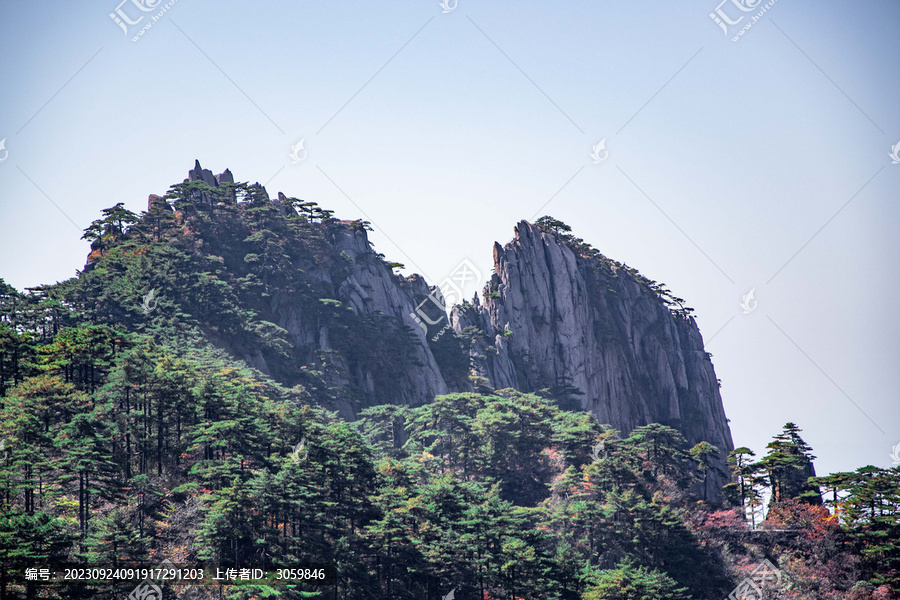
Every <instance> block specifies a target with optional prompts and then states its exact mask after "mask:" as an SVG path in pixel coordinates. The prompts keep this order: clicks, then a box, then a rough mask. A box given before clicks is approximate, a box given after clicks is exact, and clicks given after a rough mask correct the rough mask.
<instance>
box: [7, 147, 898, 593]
mask: <svg viewBox="0 0 900 600" xmlns="http://www.w3.org/2000/svg"><path fill="white" fill-rule="evenodd" d="M194 172H196V175H195V177H193V178H192V179H190V180H188V181H186V182H185V183H182V184H178V185H175V186H173V187H172V188H171V189H170V190H169V193H168V194H167V195H166V196H164V197H158V196H151V198H150V201H149V203H148V209H147V211H144V212H141V213H140V214H136V213H133V212H131V211H129V210H127V209H126V208H125V207H124V205H123V204H122V203H119V204H115V205H114V206H113V207H111V208H109V209H106V210H105V211H104V212H103V215H102V216H101V217H100V218H99V219H98V220H97V221H95V222H94V223H93V224H92V225H91V226H90V227H89V228H88V229H87V230H86V232H85V239H87V240H88V241H90V242H91V249H92V250H91V253H90V256H89V257H88V262H87V265H86V267H85V269H84V271H83V272H81V273H79V274H78V276H77V277H74V278H72V279H70V280H67V281H64V282H61V283H57V284H54V285H46V286H42V287H39V288H34V289H30V290H21V291H19V290H15V289H13V288H11V287H10V286H8V285H6V284H5V283H3V282H2V280H0V563H2V572H0V599H5V598H66V599H70V598H124V597H126V596H127V595H128V594H129V592H130V591H131V590H132V589H133V587H134V584H133V583H132V584H130V585H124V584H123V585H109V584H107V585H100V584H97V585H94V584H77V585H76V584H74V583H69V584H60V583H53V584H48V583H43V582H41V581H27V582H26V581H25V579H24V577H23V574H24V572H25V570H26V569H27V568H29V567H40V566H43V565H49V564H62V563H72V564H76V563H77V564H84V565H107V566H109V565H128V564H145V565H158V564H160V563H162V562H163V561H166V560H168V561H171V562H173V563H176V564H181V565H200V564H203V565H226V564H231V565H242V564H247V565H249V564H253V565H282V566H290V565H300V564H304V563H314V564H331V565H335V566H336V568H337V583H336V584H335V585H326V586H318V587H317V586H301V585H295V584H275V583H273V582H265V583H261V582H255V583H243V584H240V583H234V584H229V585H224V586H212V585H210V586H199V585H197V586H193V587H191V588H190V589H186V588H185V587H184V586H181V587H176V588H172V589H169V588H168V587H166V588H165V593H166V597H176V594H178V597H182V598H189V597H195V598H218V597H222V598H266V597H278V598H298V599H299V598H322V599H323V600H325V599H329V598H336V599H338V598H339V599H354V600H356V599H359V600H363V599H365V600H371V599H378V598H385V599H387V598H391V599H394V598H409V599H415V600H432V599H433V600H438V599H445V600H450V599H453V598H455V599H457V600H474V599H477V600H494V599H496V600H500V599H504V600H517V599H526V600H532V599H534V600H538V599H541V600H553V599H559V600H570V599H571V600H575V599H585V600H613V599H622V600H624V599H626V598H627V599H629V600H630V599H634V598H640V599H647V600H653V599H659V600H667V599H672V600H674V599H688V598H694V599H698V600H699V599H709V600H713V599H723V598H726V597H728V596H729V594H731V593H732V591H733V590H734V589H735V588H736V586H738V585H739V584H742V582H747V581H749V580H753V577H754V574H755V573H758V568H759V565H760V564H771V565H773V568H776V569H777V571H775V572H777V577H774V576H773V577H770V578H769V579H768V580H766V581H765V582H762V583H760V582H759V581H756V585H758V586H759V587H760V588H761V589H764V591H765V593H766V596H765V597H767V598H784V599H788V598H790V599H797V600H800V599H803V600H807V599H809V600H812V599H827V600H832V599H835V600H836V599H838V598H853V599H856V600H865V599H889V598H893V597H896V596H897V593H898V592H900V541H898V540H900V468H894V469H891V470H883V469H877V468H875V467H864V468H861V469H859V470H858V471H857V472H854V473H836V474H830V475H827V476H820V477H814V475H815V471H814V468H813V460H814V457H813V455H812V449H811V448H809V447H808V446H807V445H806V443H805V442H804V441H803V439H802V436H801V433H802V432H801V430H800V428H799V427H798V426H797V425H795V424H792V423H788V424H786V425H785V427H784V430H783V431H782V432H772V433H773V434H775V437H774V438H773V441H772V443H770V444H769V446H768V448H766V449H765V452H764V453H762V455H761V457H759V458H757V457H756V455H755V454H754V453H753V451H751V450H750V449H749V448H745V447H739V448H737V449H735V450H734V451H731V452H729V450H730V449H729V448H720V447H717V446H715V445H713V444H712V443H710V442H709V441H702V440H694V439H692V440H691V442H688V441H687V439H686V436H685V435H684V434H683V433H682V432H681V431H679V430H678V428H676V427H673V426H671V425H673V423H669V424H662V423H648V424H644V425H640V426H636V427H633V428H630V430H629V431H621V430H619V431H617V430H616V429H614V428H613V427H611V426H610V425H608V424H604V423H601V422H600V421H598V419H597V418H596V417H595V415H594V414H593V413H591V412H585V411H582V410H579V407H578V406H573V405H572V404H571V402H567V400H568V399H569V396H570V393H569V392H571V390H567V391H566V393H560V391H559V390H558V389H554V388H553V386H548V387H540V386H538V385H533V386H531V387H532V388H534V389H529V390H527V391H522V390H517V389H512V388H502V389H493V387H494V386H491V385H488V384H487V383H486V381H485V377H484V376H483V373H484V372H485V371H484V368H485V367H484V358H485V357H484V356H483V354H479V351H478V350H479V348H482V346H478V344H479V343H481V342H479V340H478V338H479V335H481V334H483V333H484V332H473V331H472V330H469V331H468V334H469V335H468V337H467V336H466V335H457V334H456V333H455V332H448V333H447V334H446V335H443V336H441V337H440V339H439V340H437V341H436V342H433V343H432V342H430V341H429V340H427V339H426V338H425V336H424V335H423V334H422V333H421V332H420V331H419V330H418V328H415V327H410V324H409V323H408V321H404V319H403V318H402V317H405V316H406V315H408V314H409V312H410V310H411V309H412V307H414V306H415V304H416V303H417V302H418V301H419V299H420V298H421V297H422V296H423V295H425V294H427V293H429V291H430V290H429V289H428V286H427V285H426V284H425V283H424V281H422V280H421V278H418V277H410V278H405V277H401V276H398V275H395V274H393V272H392V271H393V268H394V267H395V266H396V264H395V263H390V262H388V261H387V260H386V259H385V258H384V257H383V256H381V255H379V254H377V253H376V252H375V251H374V250H372V249H371V248H369V246H368V243H367V242H365V241H364V240H365V236H364V228H365V227H366V223H365V222H361V221H339V220H336V219H335V218H334V217H333V215H332V213H331V212H330V211H328V210H325V209H323V208H321V207H319V206H317V205H316V204H314V203H311V202H306V201H302V200H299V199H295V198H290V197H286V196H284V195H281V194H280V195H279V197H278V199H270V198H269V196H268V194H267V193H266V191H265V190H264V189H263V188H262V187H261V186H259V185H248V184H243V183H233V181H231V177H230V174H229V175H228V176H224V177H223V176H219V177H218V178H213V179H211V177H212V175H211V174H209V176H205V173H209V172H208V171H207V172H205V173H204V170H201V169H200V167H199V165H197V166H196V168H195V170H194ZM194 172H192V173H194ZM223 175H225V174H223ZM360 232H362V235H361V236H360V235H359V234H360ZM489 293H490V291H489ZM512 335H515V333H513V334H512ZM482 349H483V348H482ZM706 360H708V359H706ZM537 371H538V369H536V370H535V372H537ZM642 389H647V390H650V389H655V388H654V387H653V386H652V385H650V384H649V383H648V384H647V385H646V386H645V387H644V388H642ZM700 430H701V429H700V428H694V429H691V432H692V433H694V432H696V431H700ZM729 441H730V437H729ZM722 464H728V465H729V466H730V467H731V473H730V474H729V477H727V478H726V480H727V481H728V483H727V485H725V486H724V488H723V489H722V491H721V494H720V495H719V496H718V498H717V499H713V500H711V499H710V496H709V495H708V494H704V493H703V492H704V490H706V489H707V488H708V487H709V485H711V484H710V482H711V481H717V482H718V481H719V479H720V476H719V475H717V474H715V475H714V474H713V471H712V470H713V469H714V468H718V467H717V465H722ZM716 485H718V483H716ZM763 561H769V563H764V562H763ZM748 589H749V588H748ZM735 597H739V596H735ZM740 597H744V598H750V597H752V596H750V595H744V596H740Z"/></svg>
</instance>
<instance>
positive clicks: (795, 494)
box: [761, 423, 822, 506]
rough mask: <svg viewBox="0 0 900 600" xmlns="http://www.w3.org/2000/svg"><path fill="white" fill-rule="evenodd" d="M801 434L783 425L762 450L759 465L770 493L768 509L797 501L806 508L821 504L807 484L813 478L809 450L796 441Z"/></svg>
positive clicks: (815, 488)
mask: <svg viewBox="0 0 900 600" xmlns="http://www.w3.org/2000/svg"><path fill="white" fill-rule="evenodd" d="M801 431H802V430H801V429H800V428H799V427H798V426H797V425H795V424H794V423H786V424H785V425H784V429H783V430H782V432H781V433H780V434H778V435H776V436H775V438H774V439H773V440H772V441H771V442H769V444H768V445H767V446H766V447H767V448H768V449H769V451H768V453H767V454H766V456H765V457H764V458H763V459H762V461H761V464H762V467H763V468H764V469H765V471H766V473H768V476H769V484H770V486H771V489H772V499H771V500H770V502H769V504H770V506H772V505H775V504H778V503H779V502H783V501H785V500H789V499H791V498H798V499H800V500H802V501H804V502H807V503H809V504H821V503H822V496H821V492H820V491H819V487H818V486H817V485H814V484H811V483H810V482H809V478H810V477H815V476H816V470H815V467H814V466H813V460H814V459H815V458H816V457H815V456H813V455H812V447H810V446H809V445H808V444H807V443H806V442H805V441H803V438H802V437H800V432H801Z"/></svg>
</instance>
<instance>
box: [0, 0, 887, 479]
mask: <svg viewBox="0 0 900 600" xmlns="http://www.w3.org/2000/svg"><path fill="white" fill-rule="evenodd" d="M118 1H119V0H109V1H106V0H102V1H94V0H85V1H82V2H78V3H71V2H62V1H49V0H48V1H45V2H42V3H39V4H35V3H25V2H11V1H9V0H0V40H2V41H3V45H4V47H5V52H3V53H2V54H0V82H2V90H3V92H2V96H0V99H2V100H0V139H2V140H5V141H4V146H5V149H4V150H0V159H2V162H0V277H2V278H3V279H5V280H6V281H7V282H8V283H10V284H12V285H13V286H15V287H17V288H18V289H23V288H25V287H28V286H34V285H38V284H42V283H52V282H55V281H61V280H65V279H68V278H69V277H72V276H74V275H75V272H76V270H78V269H80V268H82V266H83V264H84V259H85V256H86V254H87V252H88V246H87V244H86V243H85V242H84V241H81V240H80V236H81V232H82V231H81V230H82V229H84V228H85V227H87V226H88V225H89V224H90V222H91V221H92V220H94V219H95V218H97V217H98V216H99V215H100V210H101V209H103V208H105V207H109V206H112V205H113V204H115V203H117V202H124V203H125V205H126V206H127V207H128V208H130V209H131V210H134V211H140V210H143V209H145V208H146V200H147V196H148V195H149V194H151V193H156V194H163V193H165V191H166V190H167V188H168V186H169V185H171V184H174V183H179V182H181V181H182V180H183V179H184V178H185V177H187V171H188V170H189V169H190V168H191V167H192V166H193V164H194V160H195V159H199V160H200V162H201V164H202V165H203V167H204V168H208V169H210V170H212V171H213V172H214V173H218V172H221V171H223V170H224V169H225V168H226V167H227V168H230V169H231V171H232V172H233V173H234V175H235V178H236V180H238V181H249V182H256V181H258V182H260V183H263V184H265V185H266V186H267V189H268V190H269V193H270V194H271V195H275V194H276V193H277V192H278V191H283V192H284V193H286V194H287V195H289V196H294V197H299V198H303V199H306V200H312V201H316V202H318V203H319V204H320V205H322V206H324V207H326V208H330V209H332V210H334V211H335V214H336V216H337V217H339V218H346V219H356V218H363V219H367V220H369V221H371V223H372V225H373V227H374V229H375V231H374V232H372V233H371V236H370V237H371V239H372V241H373V242H374V243H375V246H376V249H377V250H378V251H380V252H383V253H384V254H385V255H386V256H387V258H388V259H389V260H394V261H397V262H401V263H404V264H405V265H406V269H405V272H406V273H412V272H418V273H421V274H423V275H424V276H425V277H426V279H428V280H429V281H431V282H432V283H437V282H439V281H440V280H442V279H443V278H445V277H446V276H448V275H450V274H451V273H452V271H453V270H454V268H455V267H456V266H457V265H458V264H459V263H460V262H461V261H463V260H469V261H471V262H472V263H473V264H474V265H476V266H477V268H478V270H479V271H480V272H481V275H482V279H487V278H488V277H489V276H490V272H491V268H492V250H491V248H492V244H493V242H494V241H499V242H501V243H506V242H508V241H509V240H510V239H511V238H512V236H513V227H514V225H515V223H516V222H518V221H519V220H522V219H527V220H533V219H535V218H536V217H539V216H542V215H545V214H550V215H552V216H554V217H556V218H558V219H561V220H563V221H565V222H567V223H568V224H569V225H571V226H572V228H573V233H575V234H576V235H577V236H579V237H582V238H584V239H585V241H587V242H589V243H590V244H592V245H593V246H594V247H596V248H597V249H598V250H600V251H601V252H602V253H604V254H605V255H607V256H609V257H611V258H614V259H616V260H619V261H622V262H625V263H627V264H628V265H630V266H632V267H635V268H637V269H639V270H640V271H641V272H642V273H643V274H644V275H646V276H648V277H650V278H651V279H654V280H657V281H660V282H664V283H665V284H666V285H667V286H668V287H669V288H670V289H671V290H672V291H673V293H675V294H676V295H678V296H680V297H682V298H685V299H686V300H687V304H688V305H689V306H691V307H693V308H694V309H695V310H696V313H695V314H696V318H697V322H698V324H699V326H700V329H701V332H702V333H703V335H704V339H705V340H706V346H707V350H708V351H709V352H711V353H712V354H713V362H714V364H715V367H716V372H717V374H718V376H719V378H720V379H721V381H722V396H723V400H724V403H725V410H726V413H727V415H728V417H729V418H730V420H731V423H730V425H731V429H732V434H733V436H734V440H735V443H736V444H737V445H739V446H741V445H743V446H748V447H750V448H752V449H754V450H755V451H756V452H757V454H762V453H763V452H764V451H765V444H766V443H767V442H768V441H769V440H770V439H771V437H772V436H773V435H775V434H777V433H778V432H779V431H780V429H781V426H782V425H783V424H784V423H785V422H787V421H794V422H796V423H797V424H799V425H800V426H801V427H802V428H803V430H804V436H805V439H806V441H807V442H808V443H809V444H810V445H812V446H813V448H814V452H815V454H816V456H817V457H818V460H817V461H816V466H817V470H818V471H819V473H827V472H833V471H837V470H851V469H855V468H857V467H860V466H864V465H867V464H872V465H875V466H880V467H890V466H891V465H892V464H893V460H892V457H891V453H892V449H893V448H894V447H895V446H897V445H900V411H898V410H897V408H898V390H900V368H898V358H900V356H898V354H900V352H898V345H897V344H898V340H900V319H898V316H897V311H896V309H895V308H894V305H895V303H896V302H897V298H898V297H900V278H898V277H897V267H896V265H897V259H898V257H900V236H897V235H896V231H897V227H898V223H900V208H898V205H897V189H898V182H900V164H893V161H892V158H891V157H890V156H889V155H890V154H891V152H892V148H893V147H894V145H895V144H898V143H900V113H898V109H897V106H898V104H900V79H898V78H897V76H896V75H897V73H898V72H900V54H898V53H897V51H896V50H897V42H896V31H897V28H898V25H900V4H898V3H896V2H891V1H889V0H880V1H874V0H872V1H866V2H860V3H855V4H849V3H846V2H840V3H839V2H835V1H832V0H822V1H820V2H817V3H815V4H813V3H809V2H798V1H797V0H776V1H774V2H772V1H771V0H769V2H762V1H760V0H726V1H725V2H724V3H722V4H720V5H717V0H681V1H680V2H677V3H675V2H668V3H662V2H645V3H633V2H626V1H624V0H610V1H607V2H588V1H570V2H566V3H564V4H563V3H548V2H534V1H530V0H520V1H518V2H490V3H488V2H476V1H474V0H445V3H444V5H443V6H442V5H441V4H440V3H439V2H438V0H416V1H411V0H409V1H407V0H394V1H392V2H389V3H385V2H327V3H326V2H318V3H313V2H297V1H294V2H287V1H281V0H271V1H269V2H265V3H258V4H256V5H251V4H249V3H241V2H235V1H232V0H217V1H216V2H212V1H202V0H165V1H163V0H126V1H125V2H123V3H122V4H117V2H118ZM717 10H718V11H720V13H719V14H720V15H723V16H724V18H725V20H723V21H722V23H723V25H722V26H720V25H718V24H717V23H716V22H714V20H713V18H711V17H710V14H711V13H713V14H715V13H716V11H717ZM117 11H118V13H117ZM160 13H162V14H160ZM760 13H762V14H760ZM110 14H113V15H117V16H118V18H119V20H121V21H122V25H121V26H120V25H119V24H117V23H116V22H115V21H114V19H113V18H111V17H110ZM154 16H156V17H158V18H157V20H156V21H153V20H152V19H153V17H154ZM739 17H742V18H741V20H740V21H739V22H738V19H739ZM754 17H756V21H753V18H754ZM721 19H722V17H720V20H721ZM127 21H131V22H133V23H135V24H133V25H129V24H128V23H127ZM728 21H730V22H736V24H734V25H729V24H728ZM748 23H751V24H752V26H751V27H750V28H749V29H746V30H745V31H744V32H743V34H742V35H741V36H740V37H737V38H736V40H737V41H733V38H735V36H736V35H737V33H738V31H740V30H741V29H742V28H743V27H744V26H745V25H746V24H748ZM148 24H149V25H150V27H149V28H146V26H147V25H148ZM723 27H724V29H725V30H724V31H723ZM142 28H144V29H143V33H142V34H141V35H140V36H139V37H135V36H137V35H138V32H139V31H141V30H142ZM133 40H136V41H133ZM301 140H302V141H303V145H302V150H300V149H299V147H297V146H296V145H297V143H298V142H300V141H301ZM601 141H604V148H603V149H598V150H597V152H596V153H595V156H596V157H597V158H599V159H602V160H599V161H595V160H594V158H593V157H592V156H591V153H592V150H593V149H594V147H595V146H596V145H597V144H598V143H600V142H601ZM292 148H296V149H297V151H296V152H295V154H294V156H295V157H296V158H297V159H302V160H299V161H296V162H295V160H294V159H293V158H292V156H291V152H292ZM607 152H608V154H607ZM898 153H900V146H898ZM898 162H900V158H898ZM751 290H752V291H753V298H752V299H747V300H746V301H745V296H746V295H747V294H748V293H749V292H750V291H751ZM467 291H468V292H470V293H471V291H473V290H472V289H470V290H467ZM742 304H743V307H742ZM747 309H752V310H747ZM895 454H900V451H895Z"/></svg>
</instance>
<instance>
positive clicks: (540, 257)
mask: <svg viewBox="0 0 900 600" xmlns="http://www.w3.org/2000/svg"><path fill="white" fill-rule="evenodd" d="M654 288H655V289H654ZM660 289H662V288H660V287H658V286H657V285H656V284H655V282H651V281H648V280H646V279H645V278H643V277H641V276H640V275H639V274H637V272H636V271H634V270H633V269H630V268H628V267H626V266H624V265H620V264H619V263H616V262H615V261H611V260H609V259H607V258H606V257H603V256H602V255H600V254H599V253H598V252H597V251H596V250H593V249H591V248H589V247H588V246H586V245H585V244H583V243H581V241H580V240H574V241H573V238H571V236H568V235H565V234H563V235H559V234H556V233H553V232H552V231H550V230H548V229H545V228H541V227H538V226H535V225H532V224H531V223H528V222H526V221H522V222H520V223H519V224H518V225H517V226H516V228H515V239H514V240H513V241H512V242H510V243H508V244H507V245H506V246H503V247H501V246H500V245H499V244H495V245H494V275H493V276H492V278H491V280H490V282H489V283H488V285H487V287H486V288H485V291H484V294H483V300H482V302H479V301H478V299H477V298H476V299H474V300H473V303H471V304H464V305H461V306H458V307H456V308H455V309H454V310H453V313H452V315H451V321H452V323H453V326H454V329H455V330H456V331H457V332H459V334H460V335H464V336H466V337H467V338H469V339H472V344H471V350H470V355H471V358H472V362H473V365H474V369H475V371H476V375H477V376H479V377H482V378H484V379H483V380H482V381H483V382H484V383H486V384H487V385H489V386H491V387H494V388H505V387H512V388H516V389H518V390H522V391H534V390H540V389H544V388H550V389H551V390H553V391H555V393H556V394H557V395H559V396H562V397H563V399H564V400H565V399H568V400H569V401H570V402H573V403H578V404H580V406H581V408H583V409H585V410H589V411H591V412H592V413H594V414H595V415H596V416H597V418H598V419H599V420H600V422H601V423H608V424H610V425H612V426H613V427H615V428H616V429H619V430H621V431H622V432H623V433H628V432H629V431H631V430H632V429H634V428H635V427H637V426H640V425H645V424H648V423H663V424H667V425H670V426H672V427H675V428H677V429H679V430H680V431H682V432H683V434H684V435H685V437H686V438H687V439H688V441H689V442H690V443H691V445H693V444H695V443H697V442H699V441H707V442H709V443H711V444H713V445H715V446H716V447H718V448H719V450H720V451H721V453H722V457H724V456H725V455H726V454H727V453H728V452H729V451H730V450H732V449H733V447H734V446H733V442H732V439H731V432H730V430H729V427H728V420H727V419H726V417H725V411H724V408H723V406H722V398H721V396H720V394H719V385H718V381H717V379H716V374H715V370H714V369H713V365H712V362H711V361H710V358H709V355H708V354H707V353H706V352H705V351H704V349H703V338H702V337H701V335H700V331H699V329H698V328H697V324H696V322H695V321H694V319H693V318H692V317H691V316H690V312H689V311H690V309H683V308H678V307H677V305H678V302H679V299H674V301H673V300H670V299H669V298H672V297H671V296H668V297H667V292H665V291H663V292H662V294H661V293H660V291H659V290H660ZM715 471H717V473H716V475H715V479H716V480H717V481H715V482H710V483H711V485H716V489H718V486H719V484H720V483H723V482H725V480H726V479H727V477H728V475H727V472H726V470H725V466H724V461H719V462H718V463H717V465H716V468H715Z"/></svg>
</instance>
